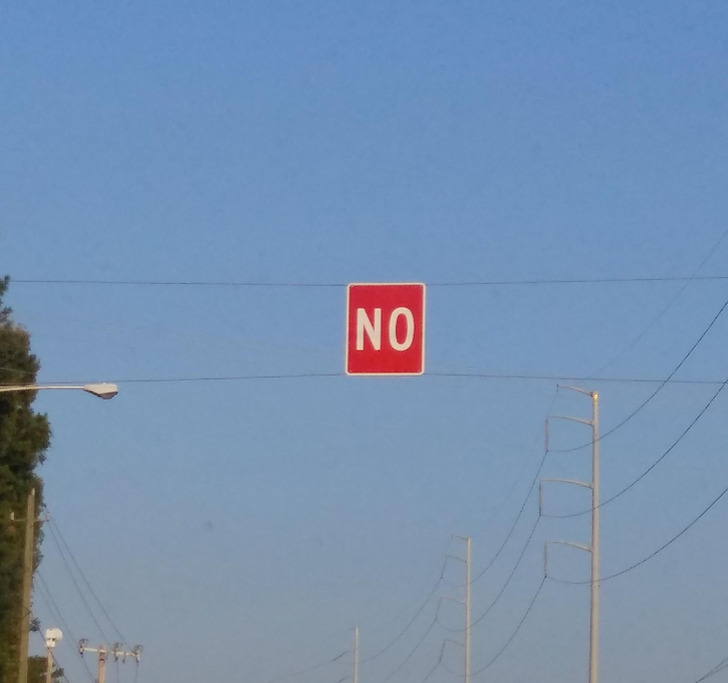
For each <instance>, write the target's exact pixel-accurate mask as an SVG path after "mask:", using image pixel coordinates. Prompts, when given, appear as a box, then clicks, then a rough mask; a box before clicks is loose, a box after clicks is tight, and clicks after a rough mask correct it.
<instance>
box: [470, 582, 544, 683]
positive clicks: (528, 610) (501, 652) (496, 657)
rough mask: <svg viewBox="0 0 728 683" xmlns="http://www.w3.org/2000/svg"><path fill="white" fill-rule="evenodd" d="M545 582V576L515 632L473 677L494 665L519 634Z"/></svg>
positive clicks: (473, 673)
mask: <svg viewBox="0 0 728 683" xmlns="http://www.w3.org/2000/svg"><path fill="white" fill-rule="evenodd" d="M544 583H546V577H545V576H544V577H543V578H542V579H541V583H539V584H538V588H537V589H536V592H535V593H534V595H533V598H531V602H530V603H529V604H528V607H527V608H526V611H525V613H524V614H523V616H522V617H521V620H520V621H519V622H518V625H517V626H516V628H515V630H514V631H513V633H511V635H510V637H509V638H508V640H506V642H505V643H504V644H503V647H501V649H500V650H498V652H496V654H495V655H494V656H493V657H492V658H491V659H490V661H489V662H488V663H487V664H486V665H485V666H483V667H481V668H480V669H478V670H477V671H473V672H472V673H471V677H472V676H478V675H480V674H482V673H483V672H484V671H485V670H486V669H489V668H490V667H491V666H493V664H495V663H496V662H497V661H498V659H499V658H500V657H501V656H502V655H503V653H504V652H505V651H506V650H507V649H508V647H509V646H510V644H511V643H512V642H513V641H514V640H515V638H516V636H517V635H518V632H519V631H520V630H521V627H522V626H523V624H524V623H525V622H526V619H528V615H529V614H531V610H533V606H534V605H535V604H536V600H538V596H539V595H540V594H541V589H542V588H543V586H544Z"/></svg>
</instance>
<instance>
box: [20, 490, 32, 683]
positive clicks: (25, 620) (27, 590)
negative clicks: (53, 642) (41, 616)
mask: <svg viewBox="0 0 728 683" xmlns="http://www.w3.org/2000/svg"><path fill="white" fill-rule="evenodd" d="M34 546H35V488H32V489H30V493H29V494H28V503H27V507H26V510H25V551H24V553H23V587H22V591H23V595H22V601H21V610H22V615H21V619H20V653H19V656H18V683H28V638H29V635H30V594H31V589H32V586H33V555H34V553H33V550H34Z"/></svg>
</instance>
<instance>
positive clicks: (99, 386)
mask: <svg viewBox="0 0 728 683" xmlns="http://www.w3.org/2000/svg"><path fill="white" fill-rule="evenodd" d="M50 389H70V390H77V391H85V392H86V393H89V394H93V395H94V396H98V397H99V398H103V399H110V398H114V396H116V394H118V393H119V387H117V386H116V384H111V383H109V382H100V383H93V384H5V385H0V393H11V392H13V393H14V392H21V391H42V390H50ZM35 523H36V519H35V489H34V488H33V489H31V490H30V493H29V494H28V503H27V507H26V514H25V549H24V555H23V587H22V604H21V610H22V618H21V623H20V651H19V654H18V683H28V638H29V634H30V594H31V591H32V588H33V550H34V544H35Z"/></svg>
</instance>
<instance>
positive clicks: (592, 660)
mask: <svg viewBox="0 0 728 683" xmlns="http://www.w3.org/2000/svg"><path fill="white" fill-rule="evenodd" d="M563 388H564V389H571V390H572V391H578V392H579V393H581V394H585V395H587V396H589V397H591V400H592V417H591V420H584V419H583V418H578V417H569V416H566V415H553V416H552V417H554V418H558V419H560V420H570V421H572V422H578V423H580V424H584V425H588V426H589V427H591V430H592V480H591V482H583V481H576V480H574V479H542V480H541V484H540V485H539V508H540V507H541V505H542V500H543V496H542V486H541V485H542V484H543V482H558V483H562V484H573V485H575V486H582V487H584V488H588V489H591V494H592V495H591V513H592V514H591V544H590V545H588V546H585V545H582V544H580V543H572V542H570V541H548V542H547V543H546V545H545V547H544V571H545V572H546V573H548V544H549V543H558V544H561V545H569V546H571V547H573V548H578V549H579V550H586V551H587V552H589V553H591V582H590V586H591V595H590V598H591V599H590V610H589V612H590V615H589V683H599V559H600V543H599V536H600V534H599V394H598V392H596V391H585V390H584V389H581V388H579V387H563ZM547 435H548V423H547ZM547 438H548V436H547ZM540 512H541V510H540V509H539V514H540Z"/></svg>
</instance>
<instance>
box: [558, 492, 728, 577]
mask: <svg viewBox="0 0 728 683" xmlns="http://www.w3.org/2000/svg"><path fill="white" fill-rule="evenodd" d="M726 493H728V487H726V488H724V489H723V491H721V493H720V494H719V495H718V497H717V498H715V499H713V501H712V502H711V503H710V505H708V507H706V508H705V509H704V510H703V511H702V512H701V513H700V514H699V515H698V516H697V517H695V518H694V519H693V520H692V521H691V522H690V523H689V524H688V525H687V526H686V527H684V528H683V529H682V530H681V531H679V532H678V533H677V534H675V535H674V536H673V537H672V538H671V539H670V540H669V541H667V543H663V544H662V545H661V546H660V547H659V548H658V549H657V550H655V551H654V552H652V553H650V554H649V555H648V556H647V557H644V558H642V559H641V560H640V561H639V562H635V563H634V564H632V565H630V566H629V567H626V568H625V569H622V570H621V571H618V572H615V573H614V574H608V575H607V576H602V577H599V578H597V579H595V582H596V583H602V582H603V581H609V580H610V579H616V578H617V577H618V576H622V575H623V574H626V573H627V572H631V571H632V570H633V569H637V567H640V566H642V565H643V564H645V562H649V561H650V560H651V559H652V558H653V557H655V556H656V555H659V554H660V553H661V552H662V551H663V550H665V549H666V548H668V547H669V546H671V545H672V544H673V543H674V542H675V541H677V540H678V539H679V538H680V537H681V536H682V535H683V534H685V533H687V532H688V531H689V530H690V529H691V528H692V527H693V526H695V525H696V524H697V523H698V522H699V521H700V520H701V519H702V518H703V517H705V515H707V514H708V512H709V511H710V510H711V509H712V508H713V507H714V506H715V505H716V504H717V503H718V501H720V499H721V498H723V496H725V494H726ZM549 579H551V580H552V581H556V582H557V583H566V584H570V585H574V586H583V585H587V584H591V583H592V581H591V580H589V581H568V580H566V579H556V578H553V577H551V576H549Z"/></svg>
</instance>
